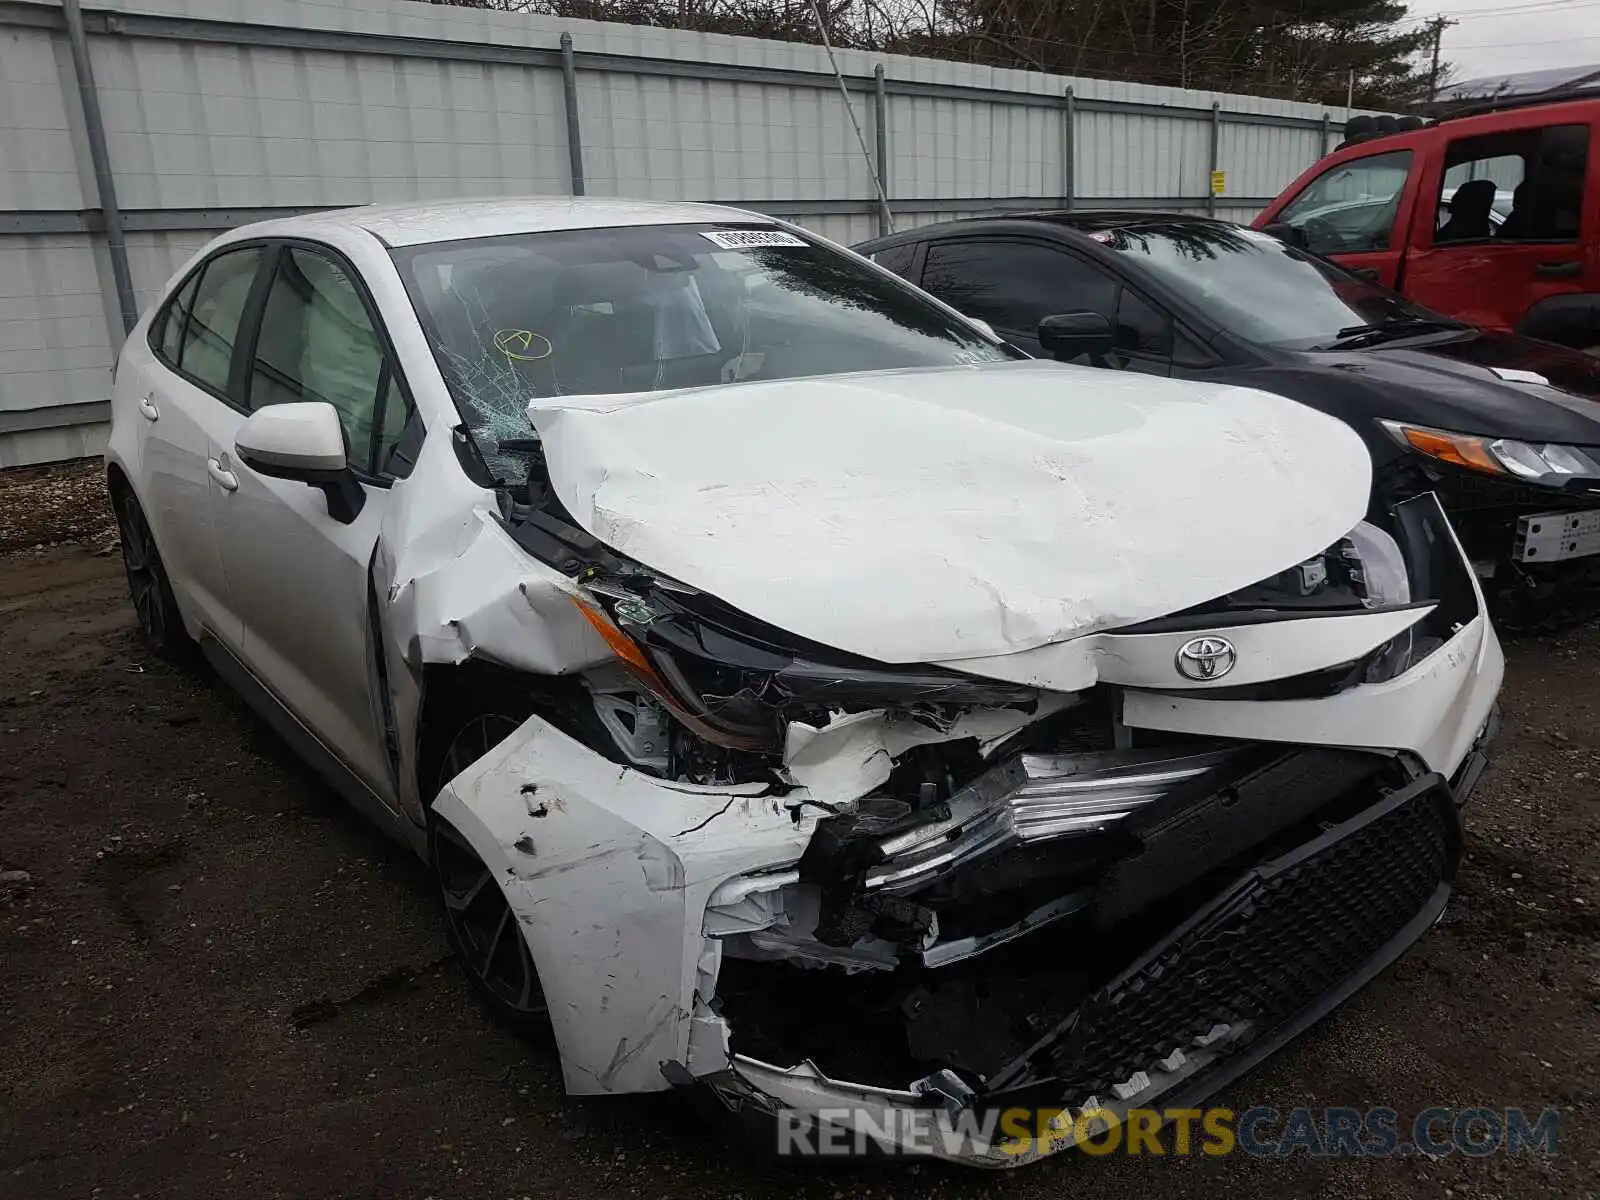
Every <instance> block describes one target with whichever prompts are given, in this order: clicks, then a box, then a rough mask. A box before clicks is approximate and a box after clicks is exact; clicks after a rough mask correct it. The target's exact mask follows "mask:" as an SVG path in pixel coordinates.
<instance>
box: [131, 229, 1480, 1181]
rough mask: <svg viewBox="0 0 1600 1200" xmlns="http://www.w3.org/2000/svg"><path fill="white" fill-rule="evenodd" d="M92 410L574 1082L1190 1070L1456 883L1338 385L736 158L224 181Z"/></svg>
mask: <svg viewBox="0 0 1600 1200" xmlns="http://www.w3.org/2000/svg"><path fill="white" fill-rule="evenodd" d="M1082 317H1083V314H1077V315H1076V316H1073V315H1070V314H1069V315H1049V316H1048V319H1046V320H1045V321H1044V323H1043V325H1042V327H1041V340H1042V341H1044V342H1045V343H1046V345H1047V346H1050V345H1052V344H1053V345H1056V346H1058V347H1059V348H1060V350H1061V351H1062V353H1064V354H1067V353H1071V354H1076V353H1078V352H1079V351H1080V350H1081V349H1082V348H1083V342H1084V340H1085V339H1088V340H1090V341H1092V340H1094V339H1095V338H1098V337H1109V336H1110V333H1109V331H1105V330H1102V329H1098V328H1096V327H1094V325H1093V323H1092V322H1085V321H1084V320H1082V319H1081V318H1082ZM1102 324H1103V322H1102ZM106 466H107V475H108V482H109V486H110V489H111V493H112V496H113V498H114V501H115V505H116V510H117V514H118V517H119V520H120V522H121V528H122V534H123V552H124V556H125V559H126V565H127V573H128V580H129V585H130V590H131V592H132V596H133V600H134V605H135V607H136V609H137V612H138V617H139V621H140V624H141V626H142V628H143V632H144V634H145V636H146V637H147V638H148V639H149V640H150V642H151V643H153V644H154V646H155V647H157V648H158V649H160V650H162V651H164V652H166V653H168V654H170V655H172V656H174V657H182V656H184V655H185V654H190V653H193V652H194V651H195V650H196V649H197V648H198V650H199V651H202V652H203V653H204V655H205V657H206V658H207V659H208V660H209V661H210V662H211V663H212V664H213V665H214V666H215V668H216V669H217V671H218V672H219V673H220V674H221V675H222V676H223V677H225V678H226V679H227V680H228V681H229V682H230V683H231V684H233V685H234V686H235V687H237V688H238V689H239V690H240V691H241V692H242V693H244V695H245V696H247V697H248V698H249V699H250V700H251V702H252V703H253V704H255V705H256V706H257V707H258V708H259V710H260V711H261V712H262V713H263V715H264V716H265V717H266V718H267V719H268V720H270V721H271V722H272V723H273V724H274V725H275V727H276V728H277V729H278V730H280V731H281V733H282V734H283V736H284V737H285V738H286V739H287V740H288V741H289V742H290V743H291V744H292V745H293V746H294V747H295V748H296V749H297V750H298V751H299V752H300V753H302V754H303V755H304V756H305V757H306V758H307V759H308V760H309V761H311V762H312V763H313V764H315V765H316V766H317V767H318V768H319V769H320V770H321V771H322V772H323V773H324V774H325V775H326V776H327V778H328V779H329V780H330V781H331V782H332V783H334V784H335V785H336V786H337V787H338V788H339V789H340V790H341V791H342V792H343V793H344V794H345V795H346V796H347V797H349V799H350V800H351V801H352V802H353V803H355V804H357V805H358V806H360V807H361V808H362V809H363V810H365V811H366V812H368V813H370V814H371V815H372V817H373V818H374V819H375V820H376V821H377V822H379V823H380V824H381V825H382V826H383V827H384V828H385V829H386V830H387V831H388V832H389V833H391V834H392V835H394V836H396V837H398V838H399V839H401V840H402V841H403V842H405V843H406V844H407V845H409V846H411V847H412V848H414V849H415V851H416V852H417V853H418V854H419V855H423V856H424V857H426V858H427V859H428V860H429V861H430V862H431V863H432V864H433V866H434V868H435V871H436V875H437V879H438V883H439V891H440V895H441V897H442V900H443V905H442V907H443V911H444V914H445V918H446V929H447V931H448V936H449V938H450V942H451V944H452V946H453V948H454V949H455V951H456V953H457V954H458V955H459V957H460V960H461V963H462V966H463V967H464V968H465V970H466V972H467V974H468V975H469V977H470V978H471V979H472V981H473V984H474V985H475V987H476V988H477V990H478V991H479V992H480V993H481V995H482V996H483V998H484V1000H485V1001H486V1002H487V1003H488V1005H489V1006H490V1007H491V1008H492V1009H493V1011H494V1012H495V1013H496V1014H498V1015H499V1016H500V1017H501V1018H502V1019H504V1020H506V1021H507V1022H509V1023H511V1024H512V1025H514V1026H516V1027H518V1028H520V1029H524V1030H530V1031H545V1032H548V1033H553V1037H554V1042H555V1045H556V1047H557V1048H558V1050H559V1053H560V1056H561V1063H562V1068H563V1071H564V1075H565V1079H566V1083H567V1086H568V1088H569V1089H570V1090H571V1091H572V1092H574V1093H586V1094H594V1093H622V1092H640V1091H650V1090H657V1089H665V1088H669V1087H682V1088H686V1089H699V1090H704V1091H707V1092H709V1094H711V1095H713V1096H715V1097H716V1098H717V1099H718V1100H720V1101H721V1102H722V1104H723V1105H724V1106H726V1107H727V1109H729V1110H730V1111H731V1112H735V1113H737V1114H739V1115H740V1116H741V1117H742V1118H746V1119H752V1118H753V1119H760V1120H762V1121H765V1122H768V1123H776V1124H777V1125H778V1126H780V1128H781V1130H782V1131H783V1136H784V1137H787V1138H788V1139H789V1143H788V1144H791V1145H799V1144H800V1143H798V1142H796V1141H795V1139H796V1138H797V1137H802V1138H803V1137H817V1136H820V1134H821V1132H822V1131H823V1130H824V1127H825V1126H827V1127H833V1128H837V1127H838V1126H839V1125H841V1124H843V1125H845V1126H850V1125H852V1124H856V1123H865V1124H866V1125H867V1126H868V1127H869V1128H870V1129H871V1130H873V1131H874V1132H873V1137H874V1138H875V1139H876V1140H877V1141H880V1142H883V1143H885V1144H887V1145H888V1146H889V1147H890V1148H891V1149H897V1150H913V1151H918V1152H924V1153H933V1154H938V1155H942V1156H944V1157H947V1158H951V1159H957V1160H960V1161H965V1162H971V1163H976V1164H982V1165H1014V1164H1016V1163H1019V1162H1025V1161H1030V1160H1031V1159H1033V1158H1036V1157H1038V1156H1040V1155H1042V1154H1045V1153H1048V1152H1050V1151H1052V1150H1055V1149H1059V1148H1060V1147H1061V1146H1063V1145H1069V1144H1071V1143H1072V1141H1073V1140H1074V1138H1075V1137H1076V1136H1081V1135H1082V1131H1083V1129H1084V1127H1085V1126H1084V1123H1083V1121H1082V1120H1078V1121H1076V1123H1075V1121H1074V1120H1071V1119H1069V1120H1065V1121H1063V1120H1061V1119H1059V1118H1057V1119H1053V1120H1049V1119H1046V1117H1047V1116H1048V1115H1049V1114H1056V1113H1060V1112H1061V1111H1063V1110H1065V1111H1066V1112H1068V1114H1069V1115H1072V1116H1075V1117H1082V1116H1083V1114H1085V1113H1089V1112H1091V1111H1092V1110H1099V1109H1106V1110H1109V1111H1111V1112H1112V1113H1114V1114H1120V1113H1125V1112H1126V1111H1127V1110H1128V1109H1130V1108H1136V1107H1156V1106H1161V1105H1166V1106H1170V1105H1172V1104H1175V1103H1179V1102H1180V1101H1181V1102H1184V1103H1192V1102H1193V1101H1194V1100H1196V1099H1198V1098H1199V1097H1201V1096H1203V1095H1205V1094H1207V1093H1208V1092H1209V1091H1211V1090H1212V1089H1214V1088H1215V1087H1218V1086H1220V1085H1221V1084H1223V1083H1225V1082H1226V1081H1227V1080H1229V1079H1231V1078H1232V1077H1234V1076H1235V1075H1237V1074H1238V1073H1239V1072H1240V1071H1242V1070H1244V1069H1246V1067H1248V1066H1249V1065H1250V1064H1251V1063H1253V1062H1255V1061H1258V1060H1259V1059H1260V1058H1261V1057H1262V1056H1264V1055H1265V1054H1267V1053H1269V1052H1270V1051H1271V1050H1272V1049H1274V1048H1275V1047H1276V1046H1278V1045H1280V1044H1282V1043H1283V1042H1284V1041H1286V1040H1287V1039H1288V1038H1290V1037H1292V1036H1293V1035H1294V1034H1295V1033H1297V1032H1298V1031H1299V1030H1300V1029H1302V1028H1304V1027H1305V1026H1306V1025H1307V1024H1309V1023H1310V1022H1311V1021H1312V1020H1314V1019H1316V1018H1317V1017H1318V1016H1320V1015H1321V1014H1322V1013H1324V1012H1326V1011H1327V1010H1328V1009H1329V1008H1331V1007H1332V1006H1333V1005H1334V1004H1336V1003H1338V1002H1339V1001H1340V1000H1341V999H1343V998H1344V996H1346V995H1348V994H1349V993H1350V992H1351V991H1353V990H1354V989H1355V988H1356V987H1358V986H1360V984H1361V983H1363V982H1364V981H1365V980H1366V979H1368V978H1370V976H1371V975H1372V974H1373V973H1374V972H1375V971H1377V970H1378V969H1379V968H1381V967H1382V966H1383V965H1384V964H1386V963H1388V962H1389V961H1391V960H1392V959H1393V958H1394V957H1395V956H1396V955H1398V954H1399V953H1400V952H1401V951H1402V950H1403V949H1404V948H1405V947H1406V946H1408V945H1409V944H1410V943H1411V942H1412V941H1413V940H1414V939H1415V938H1416V937H1418V936H1420V934H1421V933H1422V932H1423V931H1424V930H1425V929H1426V928H1427V927H1428V926H1429V925H1430V924H1431V923H1432V921H1433V920H1434V919H1436V918H1437V916H1438V914H1439V912H1440V911H1441V909H1442V907H1443V905H1444V903H1445V900H1446V897H1447V896H1448V893H1449V883H1450V879H1451V877H1452V874H1453V871H1454V867H1455V863H1456V858H1457V855H1458V853H1459V818H1458V815H1457V808H1458V803H1459V802H1460V801H1461V800H1463V799H1464V798H1465V795H1466V793H1467V792H1468V791H1469V790H1470V788H1471V785H1472V784H1473V783H1474V782H1475V781H1476V779H1477V776H1478V774H1479V772H1480V771H1481V769H1482V765H1483V761H1484V758H1483V747H1484V744H1485V742H1486V739H1487V737H1488V735H1489V734H1490V733H1491V732H1492V727H1493V720H1492V710H1493V704H1494V697H1495V693H1496V691H1497V689H1498V686H1499V682H1500V675H1501V669H1502V660H1501V656H1500V650H1499V646H1498V643H1497V642H1496V640H1495V637H1494V633H1493V631H1492V630H1491V629H1490V627H1489V625H1488V623H1487V621H1486V619H1485V618H1484V616H1483V602H1482V597H1481V595H1480V594H1479V593H1478V589H1477V584H1476V582H1475V580H1474V577H1473V575H1472V572H1471V570H1470V568H1469V566H1468V564H1467V563H1466V562H1465V560H1464V558H1463V556H1462V554H1461V552H1460V548H1459V546H1458V545H1457V543H1456V541H1455V538H1454V535H1453V534H1452V532H1451V530H1450V528H1449V526H1448V524H1447V523H1446V522H1445V520H1444V518H1443V515H1442V513H1441V512H1440V510H1439V508H1438V505H1437V503H1435V502H1434V500H1433V498H1432V497H1431V496H1429V497H1423V498H1421V499H1419V500H1412V501H1410V502H1408V503H1405V504H1400V505H1391V504H1388V503H1387V502H1386V501H1385V500H1384V498H1383V497H1382V496H1381V495H1379V496H1373V495H1371V494H1370V489H1371V477H1370V467H1369V460H1368V456H1367V453H1366V451H1365V450H1364V448H1363V447H1362V445H1361V443H1360V441H1359V440H1358V439H1357V438H1356V436H1355V435H1354V434H1353V433H1351V432H1350V430H1349V429H1348V428H1346V427H1345V426H1344V425H1342V424H1340V423H1338V422H1336V421H1334V420H1332V419H1331V418H1328V417H1325V416H1323V415H1321V414H1320V413H1317V412H1314V411H1312V410H1311V409H1308V408H1304V407H1301V406H1299V405H1296V404H1293V403H1291V402H1289V401H1287V400H1283V399H1280V398H1278V397H1275V396H1269V395H1266V394H1263V393H1260V392H1255V391H1251V390H1248V389H1244V388H1235V387H1222V386H1210V385H1203V384H1198V383H1193V382H1177V381H1172V380H1167V379H1160V378H1155V377H1152V376H1144V375H1134V374H1123V375H1118V374H1112V373H1108V372H1103V371H1095V370H1092V369H1089V368H1076V367H1071V366H1066V365H1061V364H1058V363H1040V362H1034V361H1030V360H1026V359H1024V358H1023V356H1022V355H1021V354H1020V353H1019V352H1017V351H1015V350H1014V349H1012V348H1011V347H1009V346H1007V345H1006V344H1004V343H1002V342H999V341H997V340H996V339H995V338H994V337H993V335H992V334H990V333H988V332H986V331H985V330H984V329H983V328H982V327H981V326H979V325H977V324H975V323H973V322H970V321H968V320H966V319H965V318H963V317H962V316H961V315H960V314H958V313H956V312H954V311H953V310H951V309H949V308H946V307H945V306H943V305H941V304H940V303H938V302H937V301H935V300H933V299H932V298H930V297H928V296H926V295H925V294H923V293H921V292H919V291H917V290H916V289H914V288H912V287H911V286H909V285H908V284H906V283H904V282H903V281H901V280H900V279H899V278H897V277H896V276H895V275H892V274H890V273H889V272H887V271H885V270H883V269H881V268H879V267H877V266H875V265H873V264H872V263H869V262H867V261H866V260H864V259H862V258H859V257H857V256H856V255H853V254H851V253H849V252H848V251H845V250H842V249H840V248H838V247H836V246H834V245H832V244H831V243H829V242H826V241H824V240H822V239H820V238H818V237H816V236H814V235H812V234H810V233H808V232H805V231H803V230H801V229H798V228H795V227H793V226H790V225H787V224H785V223H783V222H780V221H775V220H772V219H770V218H767V217H763V216H760V215H757V214H752V213H748V212H741V211H737V210H732V209H727V208H719V207H712V206H704V205H644V204H630V203H622V202H611V201H599V200H591V201H567V200H550V201H495V202H479V203H470V204H468V203H463V204H445V205H426V206H424V205H418V206H411V207H387V208H385V207H376V208H365V209H355V210H349V211H343V212H330V213H322V214H317V215H311V216H302V217H295V218H290V219H286V220H281V221H274V222H269V223H266V224H260V225H253V226H249V227H246V228H243V229H238V230H235V231H233V232H231V233H229V234H226V235H225V236H223V237H220V238H218V239H217V240H216V241H214V242H213V243H212V244H210V245H209V246H207V247H206V248H205V249H204V250H202V251H201V252H200V253H199V254H198V255H196V256H195V258H194V259H193V260H192V261H191V262H190V263H188V264H187V265H186V266H185V267H184V268H183V269H182V270H181V271H180V272H179V273H178V274H177V275H176V276H175V277H174V278H173V280H172V282H171V283H170V284H169V285H168V286H167V288H166V289H165V290H164V292H163V294H162V296H161V298H160V300H159V301H158V303H156V304H155V305H154V306H153V307H152V309H151V310H150V311H149V312H148V313H146V314H145V316H144V317H143V319H142V320H141V321H140V322H139V324H138V326H137V327H136V328H135V329H134V331H133V333H132V334H131V335H130V337H129V338H128V341H127V344H126V346H125V347H124V349H123V351H122V354H121V361H120V363H119V364H118V369H117V373H116V384H115V397H114V401H113V427H112V436H111V441H110V447H109V449H108V451H107V454H106ZM263 967H264V969H266V970H271V969H272V967H271V964H270V963H266V964H263ZM1015 1108H1022V1109H1025V1110H1027V1111H1028V1112H1030V1113H1035V1114H1044V1115H1041V1116H1040V1117H1039V1120H1038V1122H1037V1127H1035V1126H1032V1125H1026V1123H1025V1127H1026V1128H1030V1129H1033V1130H1034V1133H1035V1134H1036V1135H1037V1136H1031V1135H1030V1136H1021V1137H1019V1136H1018V1134H1017V1130H1018V1128H1019V1126H1018V1125H1017V1124H1016V1121H1015V1120H1014V1119H1013V1120H1012V1121H1011V1122H1010V1123H1009V1124H1006V1123H1001V1124H997V1123H996V1122H997V1120H998V1119H999V1118H1000V1117H1001V1116H1002V1114H1003V1113H1004V1112H1005V1111H1006V1110H1007V1109H1015ZM930 1122H931V1123H934V1124H939V1129H940V1130H942V1133H941V1134H940V1136H938V1137H933V1138H931V1140H930V1138H929V1136H928V1134H929V1124H930ZM940 1123H942V1124H940ZM830 1144H837V1143H830Z"/></svg>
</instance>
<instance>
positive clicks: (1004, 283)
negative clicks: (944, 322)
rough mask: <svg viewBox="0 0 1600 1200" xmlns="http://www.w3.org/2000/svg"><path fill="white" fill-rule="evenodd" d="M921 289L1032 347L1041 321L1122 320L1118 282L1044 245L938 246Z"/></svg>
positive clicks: (981, 243)
mask: <svg viewBox="0 0 1600 1200" xmlns="http://www.w3.org/2000/svg"><path fill="white" fill-rule="evenodd" d="M922 286H923V287H924V288H926V289H927V290H928V291H930V292H932V293H933V294H934V295H935V296H937V297H939V299H941V300H943V301H944V302H945V303H946V304H948V305H950V306H951V307H952V308H954V309H956V310H957V311H959V312H962V313H965V314H966V315H967V316H969V317H978V318H979V319H980V320H984V321H987V322H989V324H990V325H993V326H994V327H995V328H996V329H1000V330H1004V331H1006V332H1007V333H1008V334H1010V335H1012V336H1013V337H1016V338H1020V339H1022V340H1024V341H1025V342H1027V343H1028V344H1030V345H1037V344H1038V343H1037V338H1038V331H1039V322H1040V321H1042V320H1043V319H1044V318H1045V317H1048V316H1053V315H1055V314H1057V313H1066V312H1096V313H1099V314H1100V315H1101V316H1103V317H1105V318H1106V320H1108V321H1114V320H1115V319H1116V315H1117V282H1116V280H1114V279H1112V278H1111V276H1109V275H1107V274H1106V273H1105V272H1104V271H1101V270H1100V269H1098V268H1097V267H1095V266H1093V265H1092V264H1090V263H1088V262H1086V261H1084V260H1083V259H1081V258H1079V257H1077V256H1076V255H1074V254H1069V253H1067V252H1066V251H1065V250H1060V249H1057V248H1056V247H1054V246H1049V245H1046V244H1044V243H1042V242H1024V241H977V240H974V241H960V242H934V243H933V244H932V245H931V246H929V247H928V257H927V261H926V263H925V264H924V266H923V269H922Z"/></svg>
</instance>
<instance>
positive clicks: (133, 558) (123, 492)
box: [112, 488, 195, 663]
mask: <svg viewBox="0 0 1600 1200" xmlns="http://www.w3.org/2000/svg"><path fill="white" fill-rule="evenodd" d="M112 498H113V500H114V502H115V504H116V514H117V530H118V533H119V535H120V537H121V539H122V567H123V570H124V571H125V572H126V574H127V576H128V598H129V599H130V600H132V601H133V611H134V615H135V616H136V617H137V618H138V620H139V632H140V634H141V635H142V636H143V637H144V640H145V644H146V645H148V646H149V647H150V649H151V650H153V651H155V653H157V654H158V655H160V656H161V657H162V658H165V659H167V660H168V661H169V662H176V663H189V662H192V661H193V660H194V652H195V644H194V640H193V639H192V638H190V637H189V632H188V630H186V629H184V627H183V617H182V615H181V614H180V613H179V612H178V601H177V600H176V599H175V598H174V596H173V594H172V583H171V581H170V580H169V579H168V578H167V568H166V565H165V564H164V563H163V562H162V561H161V554H160V552H159V551H158V550H157V549H156V540H155V537H154V536H153V535H152V534H151V532H150V523H149V522H148V521H146V520H145V516H144V510H143V509H142V508H140V507H139V501H138V500H137V499H136V498H135V497H134V494H133V493H132V492H131V491H128V490H127V489H125V488H118V489H116V490H114V491H113V492H112Z"/></svg>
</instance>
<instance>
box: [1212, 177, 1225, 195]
mask: <svg viewBox="0 0 1600 1200" xmlns="http://www.w3.org/2000/svg"><path fill="white" fill-rule="evenodd" d="M1227 190H1228V173H1227V172H1226V171H1213V172H1211V194H1212V195H1213V196H1220V195H1222V194H1223V193H1224V192H1226V191H1227Z"/></svg>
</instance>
